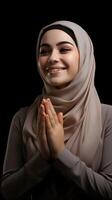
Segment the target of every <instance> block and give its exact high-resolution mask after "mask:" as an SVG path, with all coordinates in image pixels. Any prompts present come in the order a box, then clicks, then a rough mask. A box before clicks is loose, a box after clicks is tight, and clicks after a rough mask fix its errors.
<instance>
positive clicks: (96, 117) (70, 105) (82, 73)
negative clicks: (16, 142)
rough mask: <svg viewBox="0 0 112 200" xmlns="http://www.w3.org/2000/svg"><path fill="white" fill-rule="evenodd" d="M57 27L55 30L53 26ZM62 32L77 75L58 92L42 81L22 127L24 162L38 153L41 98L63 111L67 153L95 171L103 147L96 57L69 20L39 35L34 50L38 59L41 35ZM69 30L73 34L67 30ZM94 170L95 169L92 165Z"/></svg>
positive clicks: (86, 38) (82, 33)
mask: <svg viewBox="0 0 112 200" xmlns="http://www.w3.org/2000/svg"><path fill="white" fill-rule="evenodd" d="M55 26H56V27H55ZM53 27H55V28H57V29H61V28H60V27H63V31H65V32H66V33H67V34H69V36H71V37H72V38H73V35H74V38H75V39H74V41H75V40H76V41H75V43H76V45H77V48H78V51H79V54H80V66H79V72H78V73H77V74H76V75H75V77H74V79H73V80H72V81H71V82H70V83H69V85H67V86H66V87H64V88H61V89H57V88H55V87H53V86H52V85H49V84H48V83H47V82H46V80H45V78H43V77H42V75H41V71H40V70H39V66H38V71H39V73H40V76H41V78H42V80H43V83H44V86H43V90H42V94H41V95H39V96H38V97H37V98H36V99H35V101H34V102H33V103H32V105H31V106H30V107H29V109H28V112H27V116H26V120H25V123H24V126H23V141H24V143H25V145H26V149H27V159H30V158H31V157H32V156H33V155H34V154H35V153H36V152H37V151H38V139H37V137H36V135H37V134H38V133H37V132H36V124H37V120H38V108H39V106H40V102H41V100H42V98H50V99H51V102H52V104H53V106H54V108H55V110H56V112H63V116H64V125H63V126H64V142H65V146H66V148H67V149H68V150H70V151H71V153H73V154H74V155H76V156H78V157H79V158H80V159H81V160H82V161H84V162H85V163H86V164H87V165H88V166H90V167H92V168H94V166H93V165H94V164H93V163H94V162H93V161H94V159H96V160H98V159H99V158H98V156H99V154H98V151H99V148H100V146H101V144H102V120H101V103H100V99H99V97H98V94H97V91H96V88H95V84H94V76H95V67H96V65H95V57H94V50H93V44H92V41H91V39H90V37H89V35H88V34H87V32H86V31H85V30H84V29H83V28H82V27H81V26H79V25H78V24H76V23H74V22H70V21H56V22H54V23H51V24H49V25H47V26H45V27H44V28H42V30H41V31H40V33H39V36H38V40H37V47H36V56H37V59H38V52H39V45H40V41H41V38H42V36H43V34H44V33H45V32H46V31H47V30H48V29H49V30H50V29H53ZM67 29H68V30H71V32H72V34H71V33H70V32H69V31H68V32H67V31H66V30H67ZM95 167H96V166H95Z"/></svg>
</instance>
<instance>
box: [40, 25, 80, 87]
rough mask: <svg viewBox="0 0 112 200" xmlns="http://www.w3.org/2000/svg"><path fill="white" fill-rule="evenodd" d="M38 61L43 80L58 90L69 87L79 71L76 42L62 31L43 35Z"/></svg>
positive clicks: (54, 30) (52, 31) (51, 31)
mask: <svg viewBox="0 0 112 200" xmlns="http://www.w3.org/2000/svg"><path fill="white" fill-rule="evenodd" d="M37 59H38V66H39V68H40V73H41V74H42V76H43V78H44V79H45V80H46V82H47V83H49V84H50V85H52V86H54V87H56V88H63V87H65V86H67V85H68V84H69V83H70V82H71V81H72V80H73V79H74V77H75V75H76V74H77V72H78V69H79V52H78V49H77V47H76V45H75V42H74V41H73V39H72V38H71V37H70V36H69V35H68V34H67V33H65V32H64V31H62V30H57V29H52V30H49V31H47V32H46V33H45V34H44V35H43V37H42V39H41V43H40V48H39V57H38V58H37Z"/></svg>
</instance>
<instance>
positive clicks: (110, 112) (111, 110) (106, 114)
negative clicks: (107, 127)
mask: <svg viewBox="0 0 112 200" xmlns="http://www.w3.org/2000/svg"><path fill="white" fill-rule="evenodd" d="M101 106H102V117H103V118H104V119H105V120H109V119H110V120H112V106H111V105H107V104H102V105H101Z"/></svg>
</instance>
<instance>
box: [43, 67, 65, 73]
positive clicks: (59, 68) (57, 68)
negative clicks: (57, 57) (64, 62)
mask: <svg viewBox="0 0 112 200" xmlns="http://www.w3.org/2000/svg"><path fill="white" fill-rule="evenodd" d="M65 69H66V67H49V68H47V69H46V71H47V73H50V74H55V73H58V72H61V71H63V70H65Z"/></svg>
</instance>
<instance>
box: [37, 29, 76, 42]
mask: <svg viewBox="0 0 112 200" xmlns="http://www.w3.org/2000/svg"><path fill="white" fill-rule="evenodd" d="M61 41H68V42H71V43H72V44H75V42H74V40H73V39H72V38H71V37H70V36H69V35H68V34H67V33H66V32H64V31H62V30H58V29H52V30H49V31H47V32H45V33H44V35H43V36H42V38H41V42H40V44H42V43H48V44H57V43H58V42H61Z"/></svg>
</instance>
